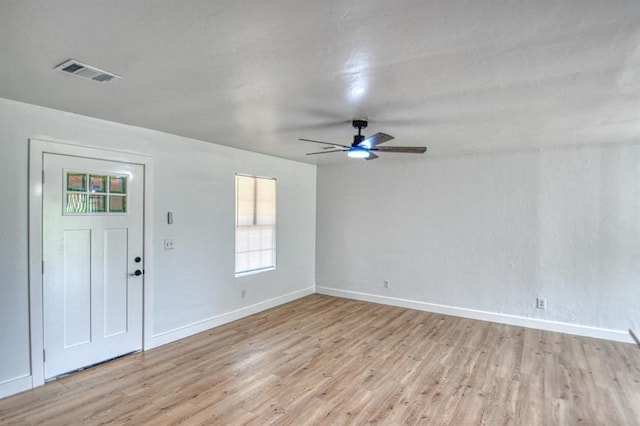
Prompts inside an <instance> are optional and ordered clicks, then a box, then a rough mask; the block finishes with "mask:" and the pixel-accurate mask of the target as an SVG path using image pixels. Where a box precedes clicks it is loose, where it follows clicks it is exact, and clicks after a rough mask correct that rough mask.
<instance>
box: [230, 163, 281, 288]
mask: <svg viewBox="0 0 640 426" xmlns="http://www.w3.org/2000/svg"><path fill="white" fill-rule="evenodd" d="M239 178H250V179H253V180H254V182H256V185H255V186H254V193H253V211H252V215H253V223H252V224H251V225H240V224H239V220H240V217H241V215H240V208H241V207H240V202H239V197H238V194H239ZM258 179H263V180H270V181H273V185H274V187H273V213H272V216H273V220H272V222H273V223H272V224H269V225H260V224H258V220H259V219H258V205H257V203H258V193H257V188H258V185H257V181H258ZM276 183H277V180H276V179H275V178H272V177H263V176H254V175H248V174H243V173H236V175H235V186H236V188H235V232H234V235H235V244H234V246H235V251H234V262H235V265H234V274H235V277H242V276H246V275H253V274H257V273H260V272H266V271H272V270H274V269H276V253H277V251H276V228H277V227H276V224H277V185H276ZM265 227H267V228H270V231H271V246H270V248H268V249H265V248H260V247H258V248H256V247H252V248H251V247H250V248H249V249H248V250H243V251H238V245H239V244H238V241H239V237H240V234H239V233H240V232H241V228H244V230H245V231H250V229H248V228H253V229H254V230H256V228H265ZM256 231H257V232H260V230H256ZM262 241H264V240H262ZM265 250H270V251H271V254H272V257H271V259H272V261H271V262H270V264H269V265H260V266H259V267H256V268H252V269H241V270H238V255H239V254H243V253H249V252H260V251H265Z"/></svg>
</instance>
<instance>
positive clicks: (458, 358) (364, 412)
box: [0, 295, 640, 425]
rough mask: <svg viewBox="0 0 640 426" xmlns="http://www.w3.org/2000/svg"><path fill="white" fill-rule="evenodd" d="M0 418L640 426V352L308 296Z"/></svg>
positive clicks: (17, 404)
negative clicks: (639, 425)
mask: <svg viewBox="0 0 640 426" xmlns="http://www.w3.org/2000/svg"><path fill="white" fill-rule="evenodd" d="M0 423H1V424H27V425H75V424H105V423H106V424H149V425H163V424H186V425H191V424H220V425H232V424H233V425H236V424H248V425H265V424H282V425H306V424H322V425H340V424H365V423H377V424H384V425H401V424H428V425H441V424H442V425H445V424H446V425H476V424H482V425H504V424H513V425H575V424H585V425H587V424H588V425H638V424H640V350H639V349H638V347H637V346H635V345H631V344H623V343H614V342H608V341H603V340H596V339H589V338H582V337H575V336H569V335H564V334H558V333H551V332H545V331H538V330H531V329H524V328H520V327H513V326H507V325H500V324H493V323H488V322H481V321H474V320H468V319H462V318H456V317H449V316H444V315H437V314H429V313H425V312H421V311H414V310H410V309H403V308H395V307H389V306H383V305H377V304H371V303H365V302H358V301H352V300H345V299H338V298H333V297H328V296H321V295H312V296H308V297H305V298H303V299H300V300H297V301H294V302H291V303H288V304H286V305H283V306H280V307H277V308H275V309H271V310H269V311H266V312H263V313H260V314H257V315H254V316H251V317H248V318H245V319H242V320H240V321H236V322H234V323H231V324H227V325H225V326H222V327H218V328H216V329H213V330H209V331H207V332H204V333H201V334H198V335H195V336H192V337H189V338H187V339H183V340H181V341H179V342H175V343H172V344H168V345H165V346H162V347H160V348H156V349H153V350H150V351H147V352H144V353H138V354H134V355H130V356H127V357H124V358H121V359H119V360H115V361H112V362H110V363H107V364H103V365H101V366H97V367H93V368H90V369H87V370H85V371H82V372H79V373H76V374H73V375H70V376H67V377H64V378H61V379H58V380H55V381H52V382H49V383H47V384H46V385H45V386H43V387H40V388H37V389H34V390H32V391H28V392H25V393H22V394H19V395H15V396H12V397H9V398H5V399H3V400H0Z"/></svg>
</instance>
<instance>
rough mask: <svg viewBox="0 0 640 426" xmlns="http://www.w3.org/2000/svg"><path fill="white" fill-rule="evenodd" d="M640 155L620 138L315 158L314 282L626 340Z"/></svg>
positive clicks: (633, 310) (633, 300)
mask: <svg viewBox="0 0 640 426" xmlns="http://www.w3.org/2000/svg"><path fill="white" fill-rule="evenodd" d="M639 164H640V144H626V145H616V146H607V147H604V146H603V147H598V146H596V147H581V148H569V149H560V150H545V151H542V152H540V151H528V152H517V153H503V154H493V155H473V156H461V157H449V158H429V157H428V155H427V156H425V157H419V158H415V157H406V156H405V157H400V156H398V157H395V158H393V157H392V155H391V154H389V155H386V156H385V157H384V158H383V159H379V160H375V161H356V162H349V163H346V164H344V163H343V164H337V165H327V166H320V167H319V168H318V201H317V202H318V213H317V215H318V232H317V248H316V250H317V259H316V269H317V274H316V285H317V286H318V287H317V291H318V292H323V293H328V294H335V295H342V296H347V297H354V298H360V299H363V300H372V301H378V302H382V303H390V304H397V305H404V306H410V307H417V308H419V309H425V310H432V311H437V312H444V313H452V314H456V315H463V316H469V317H475V318H482V319H490V320H494V321H500V322H507V323H515V324H521V325H527V326H533V327H540V328H546V329H555V330H559V331H566V332H573V333H576V334H584V335H593V336H600V337H607V338H613V339H616V340H623V341H629V340H630V337H629V335H628V332H627V331H628V329H629V328H630V327H638V325H639V324H640V291H639V288H640V287H639V283H640V167H638V165H639ZM383 280H389V281H390V288H389V289H386V288H384V287H383ZM536 296H543V297H546V298H547V304H548V307H547V309H546V310H539V309H536V308H535V299H536ZM610 330H613V332H610Z"/></svg>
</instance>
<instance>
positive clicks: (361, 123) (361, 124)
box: [351, 120, 369, 146]
mask: <svg viewBox="0 0 640 426" xmlns="http://www.w3.org/2000/svg"><path fill="white" fill-rule="evenodd" d="M351 124H352V125H353V127H355V128H356V129H358V134H357V135H353V144H352V146H358V144H360V142H362V141H363V140H364V136H362V129H365V128H366V127H367V125H368V124H369V123H368V122H367V120H353V121H352V122H351Z"/></svg>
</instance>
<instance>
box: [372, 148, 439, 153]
mask: <svg viewBox="0 0 640 426" xmlns="http://www.w3.org/2000/svg"><path fill="white" fill-rule="evenodd" d="M372 151H380V152H404V153H407V154H424V153H425V152H426V151H427V148H425V147H424V146H381V147H377V148H372Z"/></svg>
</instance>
